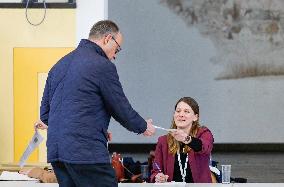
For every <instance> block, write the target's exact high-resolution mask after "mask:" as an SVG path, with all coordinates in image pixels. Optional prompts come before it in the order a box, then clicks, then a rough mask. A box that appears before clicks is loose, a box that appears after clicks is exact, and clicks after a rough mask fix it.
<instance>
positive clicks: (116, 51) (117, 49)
mask: <svg viewBox="0 0 284 187" xmlns="http://www.w3.org/2000/svg"><path fill="white" fill-rule="evenodd" d="M111 38H112V39H113V41H114V42H115V43H116V44H117V46H118V47H117V48H116V50H115V54H117V53H118V52H119V51H121V50H122V49H121V47H120V45H119V44H118V43H117V41H116V40H115V38H114V37H113V36H111Z"/></svg>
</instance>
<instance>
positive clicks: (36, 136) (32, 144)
mask: <svg viewBox="0 0 284 187" xmlns="http://www.w3.org/2000/svg"><path fill="white" fill-rule="evenodd" d="M43 139H44V138H43V137H42V136H41V135H40V134H39V133H38V131H36V132H35V134H34V135H33V137H32V139H31V141H30V143H29V145H28V147H27V148H26V150H25V152H24V153H23V155H22V157H21V159H20V162H19V165H20V167H21V168H22V167H24V165H25V163H26V161H27V159H28V158H29V156H30V155H31V154H32V152H33V151H34V150H35V149H36V148H37V147H38V146H39V144H40V143H41V142H42V141H43Z"/></svg>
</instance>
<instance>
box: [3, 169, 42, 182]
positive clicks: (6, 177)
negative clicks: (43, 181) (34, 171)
mask: <svg viewBox="0 0 284 187" xmlns="http://www.w3.org/2000/svg"><path fill="white" fill-rule="evenodd" d="M0 181H36V182H38V181H39V180H38V179H34V178H30V177H28V176H27V175H24V174H20V173H18V172H10V171H3V172H2V174H1V175H0Z"/></svg>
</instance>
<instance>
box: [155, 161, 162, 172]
mask: <svg viewBox="0 0 284 187" xmlns="http://www.w3.org/2000/svg"><path fill="white" fill-rule="evenodd" d="M154 164H155V166H156V168H157V169H158V170H159V172H162V170H161V168H160V167H159V165H158V164H157V162H155V161H154Z"/></svg>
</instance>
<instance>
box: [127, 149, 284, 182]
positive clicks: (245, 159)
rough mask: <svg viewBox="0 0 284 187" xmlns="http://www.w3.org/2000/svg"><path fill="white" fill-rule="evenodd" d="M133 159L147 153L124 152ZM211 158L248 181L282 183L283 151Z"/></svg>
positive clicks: (214, 156)
mask: <svg viewBox="0 0 284 187" xmlns="http://www.w3.org/2000/svg"><path fill="white" fill-rule="evenodd" d="M122 156H131V157H133V158H134V160H135V161H137V160H139V161H141V162H143V161H146V159H147V156H148V155H143V154H129V153H125V154H122ZM212 159H213V160H215V161H218V162H219V163H218V168H219V169H221V165H222V164H231V167H232V168H231V172H232V173H231V176H232V177H234V178H235V177H242V178H247V180H248V182H249V183H284V153H214V154H213V155H212Z"/></svg>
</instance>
